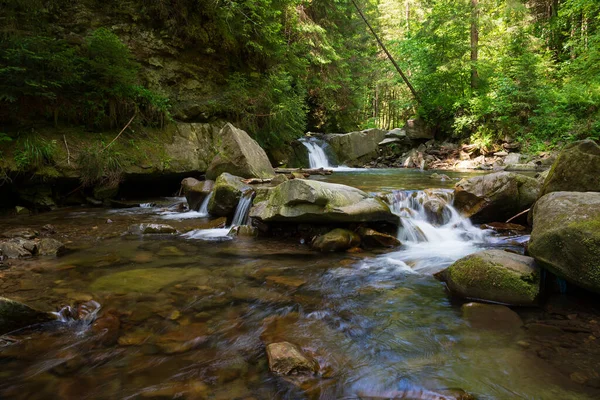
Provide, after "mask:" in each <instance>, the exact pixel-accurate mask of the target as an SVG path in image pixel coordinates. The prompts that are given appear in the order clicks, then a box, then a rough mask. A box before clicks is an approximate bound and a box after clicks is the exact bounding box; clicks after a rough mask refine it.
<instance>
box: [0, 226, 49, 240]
mask: <svg viewBox="0 0 600 400" xmlns="http://www.w3.org/2000/svg"><path fill="white" fill-rule="evenodd" d="M39 235H40V233H39V232H38V231H36V230H33V229H30V228H14V229H9V230H7V231H4V232H2V233H0V237H3V238H9V239H13V238H21V239H35V238H36V237H38V236H39Z"/></svg>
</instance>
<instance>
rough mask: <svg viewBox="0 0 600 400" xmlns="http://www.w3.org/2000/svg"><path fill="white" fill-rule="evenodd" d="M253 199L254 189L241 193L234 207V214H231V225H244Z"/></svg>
mask: <svg viewBox="0 0 600 400" xmlns="http://www.w3.org/2000/svg"><path fill="white" fill-rule="evenodd" d="M253 199H254V191H252V190H248V191H247V192H245V193H243V194H242V197H241V198H240V201H239V202H238V205H237V207H236V209H235V214H233V220H232V221H231V227H234V226H240V225H246V223H247V222H248V213H249V212H250V206H251V205H252V200H253Z"/></svg>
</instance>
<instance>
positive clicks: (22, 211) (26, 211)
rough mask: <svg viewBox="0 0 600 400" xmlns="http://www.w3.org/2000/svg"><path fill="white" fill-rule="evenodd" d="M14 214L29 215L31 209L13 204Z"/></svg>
mask: <svg viewBox="0 0 600 400" xmlns="http://www.w3.org/2000/svg"><path fill="white" fill-rule="evenodd" d="M15 214H17V215H30V214H31V211H30V210H29V209H28V208H27V207H21V206H15Z"/></svg>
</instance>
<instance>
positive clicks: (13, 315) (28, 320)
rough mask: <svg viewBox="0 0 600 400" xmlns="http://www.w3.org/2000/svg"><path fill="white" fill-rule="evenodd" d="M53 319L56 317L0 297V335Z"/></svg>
mask: <svg viewBox="0 0 600 400" xmlns="http://www.w3.org/2000/svg"><path fill="white" fill-rule="evenodd" d="M54 319H56V317H55V316H54V315H53V314H50V313H47V312H43V311H39V310H36V309H33V308H31V307H29V306H28V305H25V304H23V303H19V302H18V301H14V300H10V299H7V298H5V297H0V335H3V334H6V333H9V332H12V331H14V330H17V329H21V328H24V327H26V326H30V325H34V324H39V323H42V322H47V321H52V320H54Z"/></svg>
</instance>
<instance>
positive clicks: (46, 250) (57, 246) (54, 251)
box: [37, 238, 66, 256]
mask: <svg viewBox="0 0 600 400" xmlns="http://www.w3.org/2000/svg"><path fill="white" fill-rule="evenodd" d="M65 250H66V247H65V245H64V244H63V243H61V242H59V241H58V240H55V239H50V238H43V239H40V241H39V242H38V243H37V252H38V254H39V255H40V256H59V255H61V254H63V253H64V252H65Z"/></svg>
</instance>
